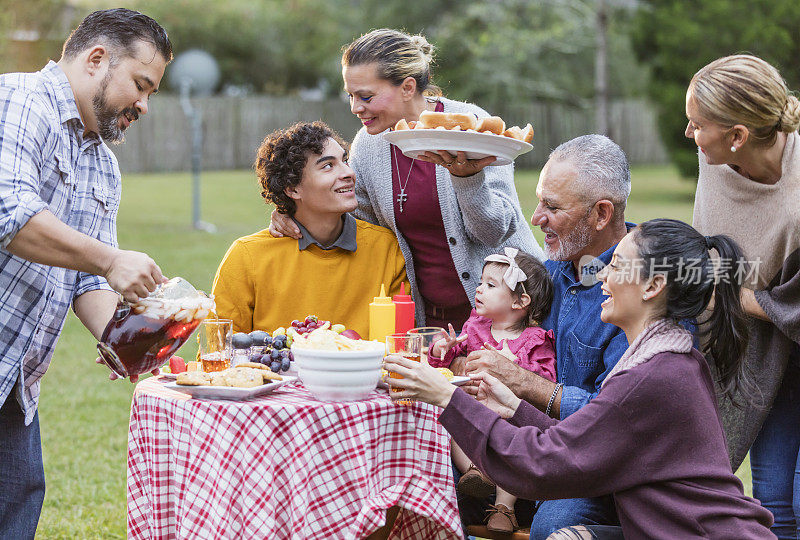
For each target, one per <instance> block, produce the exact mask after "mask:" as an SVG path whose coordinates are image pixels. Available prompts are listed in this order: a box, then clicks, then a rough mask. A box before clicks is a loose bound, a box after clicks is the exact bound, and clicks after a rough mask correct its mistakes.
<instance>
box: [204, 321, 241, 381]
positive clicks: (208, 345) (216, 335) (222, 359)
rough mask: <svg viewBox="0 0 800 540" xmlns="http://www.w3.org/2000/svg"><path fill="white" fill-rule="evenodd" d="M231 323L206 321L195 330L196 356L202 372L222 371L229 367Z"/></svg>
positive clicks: (231, 335)
mask: <svg viewBox="0 0 800 540" xmlns="http://www.w3.org/2000/svg"><path fill="white" fill-rule="evenodd" d="M232 339H233V321H232V320H230V319H206V320H205V321H203V322H202V323H201V324H200V328H199V329H198V330H197V343H198V349H197V355H198V356H199V357H200V362H201V364H202V365H203V371H205V372H206V373H210V372H212V371H222V370H223V369H228V368H229V367H231V357H232V356H233V345H232V343H231V340H232Z"/></svg>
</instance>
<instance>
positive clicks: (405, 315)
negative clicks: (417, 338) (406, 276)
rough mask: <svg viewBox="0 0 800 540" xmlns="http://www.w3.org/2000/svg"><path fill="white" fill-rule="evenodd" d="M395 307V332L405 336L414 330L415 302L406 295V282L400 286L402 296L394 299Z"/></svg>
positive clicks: (398, 295) (395, 296) (397, 295)
mask: <svg viewBox="0 0 800 540" xmlns="http://www.w3.org/2000/svg"><path fill="white" fill-rule="evenodd" d="M392 302H393V303H394V306H395V310H394V312H395V325H394V326H395V330H394V331H395V332H397V333H398V334H405V333H406V332H408V331H409V330H411V329H412V328H414V301H413V300H412V299H411V295H410V294H406V284H405V282H403V283H401V284H400V294H396V295H394V296H393V297H392Z"/></svg>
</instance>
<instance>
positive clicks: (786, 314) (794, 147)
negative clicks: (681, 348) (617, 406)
mask: <svg viewBox="0 0 800 540" xmlns="http://www.w3.org/2000/svg"><path fill="white" fill-rule="evenodd" d="M699 161H700V174H699V177H698V182H697V193H696V195H695V205H694V218H693V225H694V227H695V228H696V229H697V230H699V231H700V232H701V233H703V234H704V235H715V234H727V235H729V236H731V237H732V238H733V239H734V240H735V241H736V242H737V243H738V244H739V245H740V246H741V247H742V249H743V250H744V253H745V255H746V258H747V259H748V261H751V264H752V269H753V270H754V271H753V272H752V273H751V274H750V275H749V276H748V279H747V280H746V282H745V283H746V286H747V287H748V288H751V289H754V290H755V291H756V300H757V301H758V303H759V305H760V306H761V307H762V308H763V309H764V311H765V312H766V314H767V315H768V316H769V318H770V322H765V321H761V320H757V319H751V320H750V323H749V327H750V332H751V335H750V343H749V345H748V349H747V352H746V362H747V366H748V367H749V368H750V370H751V373H752V377H753V379H754V380H755V382H756V384H757V386H758V388H759V390H760V391H761V392H762V394H763V395H762V396H760V399H761V405H762V407H757V406H755V405H750V406H745V407H743V408H741V409H739V408H736V407H735V406H733V405H732V403H731V402H730V401H729V400H722V401H721V402H720V413H721V416H722V420H723V424H724V426H725V431H726V434H727V437H728V449H729V451H730V454H731V462H732V465H733V468H734V469H736V468H737V467H738V466H739V464H740V463H741V461H742V460H743V459H744V456H745V454H746V453H747V451H748V450H749V448H750V446H751V445H752V443H753V441H754V440H755V438H756V436H757V435H758V431H759V430H760V428H761V425H762V424H763V422H764V419H765V417H766V414H767V412H768V410H769V407H770V406H771V404H772V402H773V400H774V399H775V394H776V393H777V391H778V388H779V386H780V382H781V379H782V378H783V373H784V370H785V369H786V365H787V361H788V358H789V355H790V354H791V353H792V349H793V348H796V347H798V343H800V135H798V133H797V132H795V133H792V134H790V135H789V136H788V138H787V142H786V148H785V149H784V152H783V159H782V176H781V179H780V180H779V181H778V182H777V183H775V184H773V185H765V184H760V183H758V182H754V181H752V180H750V179H748V178H745V177H744V176H742V175H740V174H739V173H737V172H736V171H734V170H733V169H731V168H730V167H729V166H727V165H709V164H708V163H706V159H705V156H704V155H703V154H702V153H700V158H699Z"/></svg>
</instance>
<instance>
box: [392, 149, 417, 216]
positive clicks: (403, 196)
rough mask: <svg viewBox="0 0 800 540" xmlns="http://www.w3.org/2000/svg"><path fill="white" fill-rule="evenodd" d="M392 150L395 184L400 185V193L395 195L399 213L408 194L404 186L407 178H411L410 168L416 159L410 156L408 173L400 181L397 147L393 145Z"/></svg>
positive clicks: (401, 211)
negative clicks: (395, 175)
mask: <svg viewBox="0 0 800 540" xmlns="http://www.w3.org/2000/svg"><path fill="white" fill-rule="evenodd" d="M392 150H393V152H394V167H395V169H396V170H397V184H398V185H399V186H400V193H398V195H397V202H398V203H399V205H400V213H401V214H402V213H403V203H404V202H406V201H407V200H408V195H406V186H407V185H408V179H409V178H411V169H413V168H414V163H415V162H416V161H417V160H416V158H411V166H410V167H409V168H408V174H406V181H405V182H402V183H401V181H400V159H399V158H398V157H397V147H396V146H393V148H392Z"/></svg>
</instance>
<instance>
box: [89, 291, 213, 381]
mask: <svg viewBox="0 0 800 540" xmlns="http://www.w3.org/2000/svg"><path fill="white" fill-rule="evenodd" d="M178 279H179V278H178ZM170 283H172V280H171V281H170V282H168V283H167V284H165V285H164V286H163V287H164V288H167V289H169V287H168V285H170ZM184 283H185V282H184ZM183 287H184V288H185V286H183ZM190 287H191V286H190ZM192 290H194V288H193V287H192ZM194 292H195V296H194V298H192V297H190V296H188V297H183V298H167V297H164V296H165V295H164V294H163V292H162V293H159V292H158V291H157V292H156V293H153V295H151V296H148V297H147V298H143V299H141V300H139V302H137V303H136V304H132V305H130V304H127V303H125V302H120V303H119V304H117V310H116V311H115V312H114V316H113V317H112V318H111V320H110V321H109V322H108V324H107V325H106V328H105V330H104V331H103V336H102V339H101V341H100V343H98V344H97V350H98V352H99V353H100V357H101V358H102V360H103V363H105V364H106V365H107V366H108V367H109V368H110V369H111V370H112V371H113V372H114V373H116V374H117V375H119V376H120V377H128V376H130V375H140V374H142V373H147V372H149V371H152V370H154V369H155V368H158V367H161V366H162V365H164V364H165V363H166V362H167V361H168V360H169V359H170V357H171V356H172V355H173V354H174V353H175V352H176V351H177V350H178V349H179V348H180V347H181V346H182V345H183V344H184V343H186V340H188V339H189V336H191V335H192V332H194V331H195V329H196V328H197V326H198V325H199V324H200V322H201V321H202V320H203V319H205V318H206V316H208V314H209V312H210V311H211V310H213V309H214V301H213V300H212V299H211V298H208V297H207V296H205V295H204V294H203V293H199V292H198V291H194Z"/></svg>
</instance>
